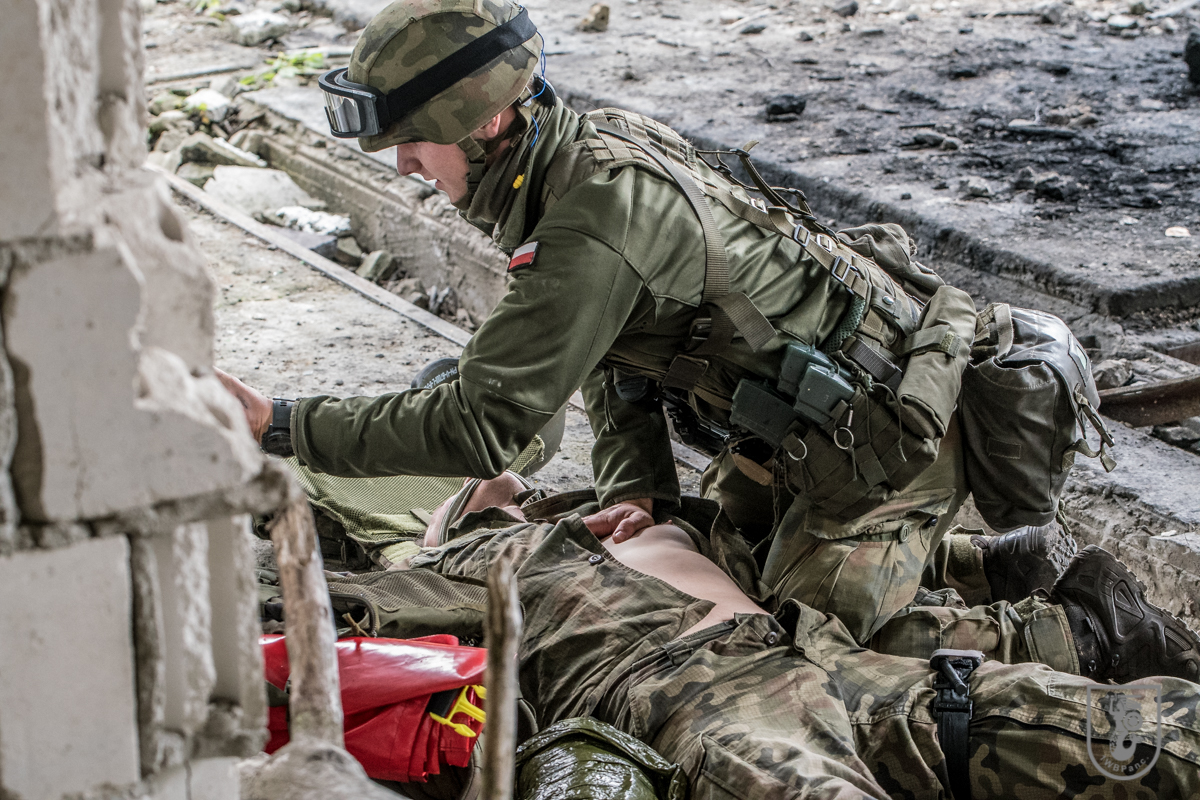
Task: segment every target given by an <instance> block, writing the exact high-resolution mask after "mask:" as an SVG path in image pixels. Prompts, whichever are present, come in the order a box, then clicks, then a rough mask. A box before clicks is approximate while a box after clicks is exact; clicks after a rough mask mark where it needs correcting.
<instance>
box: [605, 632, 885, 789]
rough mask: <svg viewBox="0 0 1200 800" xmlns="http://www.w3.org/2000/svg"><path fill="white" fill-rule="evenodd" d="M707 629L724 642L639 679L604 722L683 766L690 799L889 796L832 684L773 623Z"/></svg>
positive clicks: (686, 653) (685, 650) (680, 654)
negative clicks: (862, 754) (858, 749)
mask: <svg viewBox="0 0 1200 800" xmlns="http://www.w3.org/2000/svg"><path fill="white" fill-rule="evenodd" d="M710 631H716V632H717V633H720V634H721V635H720V636H719V638H716V639H713V640H711V641H707V642H703V643H702V644H699V645H698V646H696V647H694V648H693V647H682V646H681V647H677V648H676V649H675V650H674V651H673V652H672V653H671V654H670V655H669V656H666V657H664V658H663V659H662V660H661V661H659V662H658V663H657V664H655V665H653V666H651V667H650V668H649V670H648V672H649V673H650V674H649V675H645V674H635V675H633V676H632V678H631V679H630V681H629V685H628V689H627V696H626V697H625V698H624V702H623V703H617V704H616V705H617V708H618V710H617V711H616V713H613V714H608V715H605V714H600V716H602V717H604V716H610V717H611V718H610V719H606V720H605V721H607V722H610V723H612V724H614V725H616V726H617V727H619V728H622V729H623V730H625V731H626V732H628V733H630V734H631V735H633V736H635V737H636V738H638V739H641V740H642V741H644V742H646V743H647V744H649V745H650V746H651V747H653V748H654V749H655V750H657V751H658V752H659V753H660V754H661V755H662V756H663V757H664V758H666V759H667V760H668V761H672V762H675V763H677V764H679V765H680V766H681V767H682V768H683V770H684V772H685V773H686V774H687V776H688V783H689V789H690V792H689V797H690V798H691V799H692V800H731V799H732V798H745V800H763V798H769V800H789V799H790V798H801V797H804V798H838V800H842V799H843V798H845V800H850V798H854V800H859V799H860V798H864V797H869V798H885V797H887V794H886V792H884V791H883V789H882V787H880V786H879V784H878V783H876V781H875V779H874V778H873V777H872V776H871V773H870V771H869V770H868V769H867V766H866V764H865V763H864V762H863V761H862V760H861V759H860V758H859V757H858V756H857V754H856V753H855V742H854V730H853V728H852V726H851V725H850V724H849V719H848V718H847V716H846V709H845V706H844V705H843V703H842V701H841V698H839V697H838V695H837V692H836V691H835V690H833V689H832V687H831V683H830V680H829V676H828V675H827V674H826V673H825V671H824V670H822V669H820V668H818V667H817V666H815V665H814V664H813V663H812V662H810V661H808V660H806V659H804V658H800V657H797V655H796V653H795V651H794V650H792V649H791V648H790V647H787V646H780V643H785V642H787V633H786V631H785V630H784V629H783V627H782V626H781V625H780V624H779V623H778V622H777V621H776V620H775V618H774V617H770V616H767V615H765V614H754V615H739V617H738V618H737V620H736V621H735V622H730V623H726V624H725V625H723V626H719V629H717V628H714V629H710ZM702 633H704V632H702ZM689 638H691V639H693V640H695V639H696V638H698V637H689ZM686 642H687V639H683V640H676V642H673V643H672V644H681V643H686Z"/></svg>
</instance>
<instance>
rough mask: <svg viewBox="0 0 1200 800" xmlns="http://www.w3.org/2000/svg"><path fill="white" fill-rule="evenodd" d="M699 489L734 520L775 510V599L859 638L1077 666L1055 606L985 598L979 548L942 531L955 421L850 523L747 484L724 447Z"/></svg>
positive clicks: (763, 521) (925, 652)
mask: <svg viewBox="0 0 1200 800" xmlns="http://www.w3.org/2000/svg"><path fill="white" fill-rule="evenodd" d="M701 493H702V494H703V495H704V496H705V497H707V498H710V499H713V500H717V501H718V502H720V503H721V505H722V507H723V508H724V509H725V511H726V513H727V514H728V515H729V517H730V519H731V520H732V521H733V523H734V524H735V525H737V526H738V527H739V528H743V527H747V528H750V529H758V530H761V529H762V528H763V526H765V525H770V524H772V519H773V516H774V514H775V513H778V514H779V515H780V517H779V522H778V524H776V525H775V529H774V537H773V539H772V540H771V543H770V549H769V551H768V553H767V556H766V562H765V564H764V566H763V575H762V578H763V582H764V583H766V584H767V585H768V586H769V587H771V589H772V590H773V591H774V592H775V594H776V595H777V596H778V597H779V598H780V599H781V600H783V599H793V600H796V601H798V602H800V603H804V604H805V605H808V606H811V607H812V608H815V609H816V610H818V611H821V612H824V613H826V614H833V615H834V616H836V617H838V618H839V619H840V620H841V621H842V623H843V624H844V625H845V626H846V628H847V630H849V631H850V633H851V635H853V637H854V638H855V640H856V641H858V642H860V643H863V644H868V643H869V644H870V646H871V647H872V648H873V649H876V650H879V651H880V652H885V653H890V654H894V655H904V656H911V657H916V658H928V657H929V656H930V655H932V653H933V651H934V650H936V649H938V648H939V647H951V648H956V649H965V650H968V649H969V650H982V651H983V652H984V653H985V654H987V656H988V657H989V658H990V659H994V660H1000V661H1005V662H1008V663H1019V662H1025V661H1041V662H1042V663H1046V664H1049V665H1050V666H1052V667H1054V668H1055V669H1057V670H1060V671H1065V672H1078V657H1077V656H1076V654H1075V647H1074V643H1073V640H1072V638H1071V635H1070V631H1069V628H1068V627H1067V624H1066V617H1065V614H1064V613H1063V611H1062V609H1061V608H1060V607H1058V606H1051V605H1049V604H1047V603H1044V602H1041V601H1038V600H1036V599H1035V598H1029V599H1027V600H1025V601H1022V602H1021V603H1018V604H1016V605H1010V604H1008V603H1003V602H1001V603H994V604H990V605H989V603H991V596H990V589H989V588H988V583H987V579H986V577H985V576H984V572H983V554H982V551H981V550H980V549H979V548H977V547H975V546H974V545H973V544H972V543H971V539H970V535H969V534H957V533H953V532H951V521H952V519H953V517H954V515H955V514H956V513H957V511H958V509H959V508H960V507H961V506H962V504H963V502H964V501H965V500H966V497H967V494H968V491H967V486H966V481H965V477H964V470H963V458H962V444H961V440H960V438H959V432H958V425H957V422H956V421H953V424H951V426H950V428H949V430H948V431H947V433H946V436H945V437H944V438H943V439H942V442H941V447H940V448H939V451H938V458H937V461H935V462H934V464H933V465H932V466H931V467H929V469H927V470H925V472H924V473H922V474H921V475H920V477H918V478H917V480H916V481H914V482H913V484H912V485H910V486H909V487H907V488H906V489H905V490H904V491H902V492H898V493H896V495H895V496H894V497H892V498H890V499H889V500H888V501H886V502H885V503H883V504H882V505H880V506H879V507H878V508H876V509H875V510H873V511H871V512H870V513H869V514H867V515H865V516H863V517H860V518H858V519H855V520H853V521H851V522H840V521H837V520H835V519H832V518H831V517H829V516H827V515H825V514H823V513H822V512H821V511H820V510H818V509H816V508H813V507H811V506H810V505H808V504H807V503H805V501H804V498H802V497H798V498H795V499H792V498H791V497H790V495H788V494H787V491H786V489H782V488H778V487H777V488H775V489H773V488H772V487H769V486H762V485H760V484H758V483H755V482H754V481H752V480H751V479H750V478H749V477H747V476H746V475H745V474H744V473H743V472H742V471H741V470H740V469H739V468H738V466H737V465H736V464H735V463H734V459H733V457H732V456H731V454H729V453H728V452H726V453H722V454H721V455H719V456H718V457H717V458H716V459H715V460H714V461H713V463H712V465H710V467H709V468H708V470H707V471H706V472H705V473H704V477H703V480H702V482H701ZM781 497H782V502H779V501H780V498H781ZM781 505H785V506H786V507H784V508H780V507H779V506H781ZM959 530H961V529H959ZM923 589H924V590H931V591H932V592H934V594H933V595H930V591H923ZM964 600H965V602H964ZM966 603H970V604H972V606H973V607H968V605H966Z"/></svg>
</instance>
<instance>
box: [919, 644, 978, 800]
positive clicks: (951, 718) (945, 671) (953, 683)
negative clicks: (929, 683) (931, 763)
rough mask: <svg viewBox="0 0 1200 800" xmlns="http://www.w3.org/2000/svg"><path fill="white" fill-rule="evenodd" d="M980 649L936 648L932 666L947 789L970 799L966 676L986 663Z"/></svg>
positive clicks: (959, 798)
mask: <svg viewBox="0 0 1200 800" xmlns="http://www.w3.org/2000/svg"><path fill="white" fill-rule="evenodd" d="M983 658H984V656H983V653H981V652H979V651H978V650H935V651H934V653H933V656H932V657H931V658H930V659H929V666H930V667H932V668H933V669H934V671H935V672H936V673H937V674H936V675H935V676H934V679H933V688H934V690H936V691H937V697H935V698H934V700H933V715H934V717H935V718H936V719H937V726H938V743H939V744H940V745H941V748H942V754H943V755H944V756H945V757H946V775H947V779H948V780H949V784H950V785H949V786H947V787H946V789H947V790H948V791H949V792H950V795H951V797H953V798H954V800H971V771H970V760H971V753H970V746H969V745H970V740H971V736H970V726H971V713H972V711H973V710H974V704H973V703H972V702H971V698H970V689H969V687H968V686H967V679H968V678H969V677H971V673H972V672H974V671H975V670H976V669H978V668H979V665H980V664H982V663H983Z"/></svg>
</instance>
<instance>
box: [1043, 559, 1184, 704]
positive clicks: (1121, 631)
mask: <svg viewBox="0 0 1200 800" xmlns="http://www.w3.org/2000/svg"><path fill="white" fill-rule="evenodd" d="M1050 602H1051V603H1058V604H1060V605H1062V607H1063V609H1064V610H1065V611H1066V614H1067V623H1068V624H1069V625H1070V628H1071V635H1072V636H1073V637H1074V638H1075V649H1076V650H1077V651H1078V653H1079V669H1080V672H1081V674H1082V675H1083V676H1084V677H1086V678H1091V679H1092V680H1097V681H1115V682H1117V683H1126V682H1128V681H1133V680H1138V679H1140V678H1147V677H1150V676H1153V675H1167V676H1171V677H1175V678H1184V679H1186V680H1189V681H1193V682H1195V681H1197V680H1200V637H1197V636H1196V634H1195V633H1193V632H1192V631H1191V630H1189V629H1188V627H1187V626H1186V625H1184V624H1183V623H1182V622H1181V621H1180V620H1178V619H1176V618H1175V617H1174V616H1173V615H1171V614H1170V613H1168V612H1167V611H1164V610H1163V609H1161V608H1159V607H1158V606H1156V605H1154V604H1153V603H1151V602H1149V601H1148V600H1146V595H1145V586H1143V585H1142V582H1141V581H1139V580H1138V579H1137V578H1136V577H1135V576H1134V574H1133V573H1132V572H1130V571H1129V569H1128V568H1127V567H1126V566H1125V565H1124V564H1122V563H1121V562H1120V561H1118V560H1117V558H1116V556H1114V555H1113V554H1112V553H1110V552H1108V551H1107V550H1103V549H1101V548H1099V547H1097V546H1096V545H1089V546H1087V547H1085V548H1084V549H1083V550H1081V551H1080V553H1079V555H1077V556H1075V558H1074V559H1072V561H1071V563H1070V564H1069V565H1068V566H1067V569H1066V571H1065V572H1063V574H1062V576H1061V577H1060V578H1059V579H1058V581H1057V582H1056V583H1055V584H1054V589H1053V590H1052V591H1051V592H1050Z"/></svg>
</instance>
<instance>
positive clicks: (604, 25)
mask: <svg viewBox="0 0 1200 800" xmlns="http://www.w3.org/2000/svg"><path fill="white" fill-rule="evenodd" d="M609 14H610V10H609V7H608V6H607V5H606V4H604V3H596V4H595V5H593V6H592V7H591V8H590V9H588V13H587V16H585V17H584V18H583V19H582V20H580V22H579V30H581V31H586V32H589V33H604V32H605V31H606V30H608V17H609Z"/></svg>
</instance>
